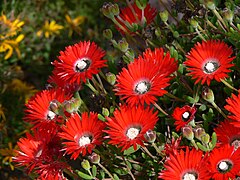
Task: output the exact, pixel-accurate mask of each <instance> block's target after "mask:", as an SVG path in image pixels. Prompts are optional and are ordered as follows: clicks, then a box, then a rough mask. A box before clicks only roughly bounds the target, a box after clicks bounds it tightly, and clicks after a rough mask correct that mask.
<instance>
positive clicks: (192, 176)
mask: <svg viewBox="0 0 240 180" xmlns="http://www.w3.org/2000/svg"><path fill="white" fill-rule="evenodd" d="M197 179H198V175H197V173H196V172H187V173H185V174H184V175H183V176H182V180H197Z"/></svg>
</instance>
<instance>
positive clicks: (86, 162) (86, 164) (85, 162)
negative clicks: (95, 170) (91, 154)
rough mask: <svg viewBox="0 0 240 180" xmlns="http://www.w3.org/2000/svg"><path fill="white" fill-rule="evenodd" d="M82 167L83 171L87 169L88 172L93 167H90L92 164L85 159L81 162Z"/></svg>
mask: <svg viewBox="0 0 240 180" xmlns="http://www.w3.org/2000/svg"><path fill="white" fill-rule="evenodd" d="M81 166H82V167H83V169H85V170H86V171H88V170H89V169H90V168H91V166H90V163H89V161H88V160H86V159H84V160H83V161H82V162H81Z"/></svg>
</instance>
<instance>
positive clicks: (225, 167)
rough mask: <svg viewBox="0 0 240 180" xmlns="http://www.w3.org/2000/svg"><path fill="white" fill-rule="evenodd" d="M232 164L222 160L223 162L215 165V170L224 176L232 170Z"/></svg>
mask: <svg viewBox="0 0 240 180" xmlns="http://www.w3.org/2000/svg"><path fill="white" fill-rule="evenodd" d="M232 166H233V164H232V162H231V161H229V160H223V161H220V162H219V163H218V165H217V170H218V171H219V172H220V173H222V174H224V173H227V172H229V171H230V170H231V169H232Z"/></svg>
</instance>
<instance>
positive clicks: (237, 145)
mask: <svg viewBox="0 0 240 180" xmlns="http://www.w3.org/2000/svg"><path fill="white" fill-rule="evenodd" d="M231 145H232V146H234V150H235V151H236V150H237V149H238V148H239V147H240V140H239V139H235V140H234V141H232V143H231Z"/></svg>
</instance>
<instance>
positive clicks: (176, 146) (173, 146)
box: [163, 136, 184, 156]
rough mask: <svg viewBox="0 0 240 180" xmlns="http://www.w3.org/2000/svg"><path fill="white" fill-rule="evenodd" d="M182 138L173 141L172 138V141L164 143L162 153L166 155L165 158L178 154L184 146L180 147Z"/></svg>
mask: <svg viewBox="0 0 240 180" xmlns="http://www.w3.org/2000/svg"><path fill="white" fill-rule="evenodd" d="M181 140H182V136H180V137H179V138H177V139H175V138H174V137H172V140H171V142H170V143H166V144H165V147H164V150H163V152H164V153H165V154H166V156H169V155H170V154H178V152H179V150H180V149H182V148H184V146H181V145H180V143H181Z"/></svg>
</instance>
